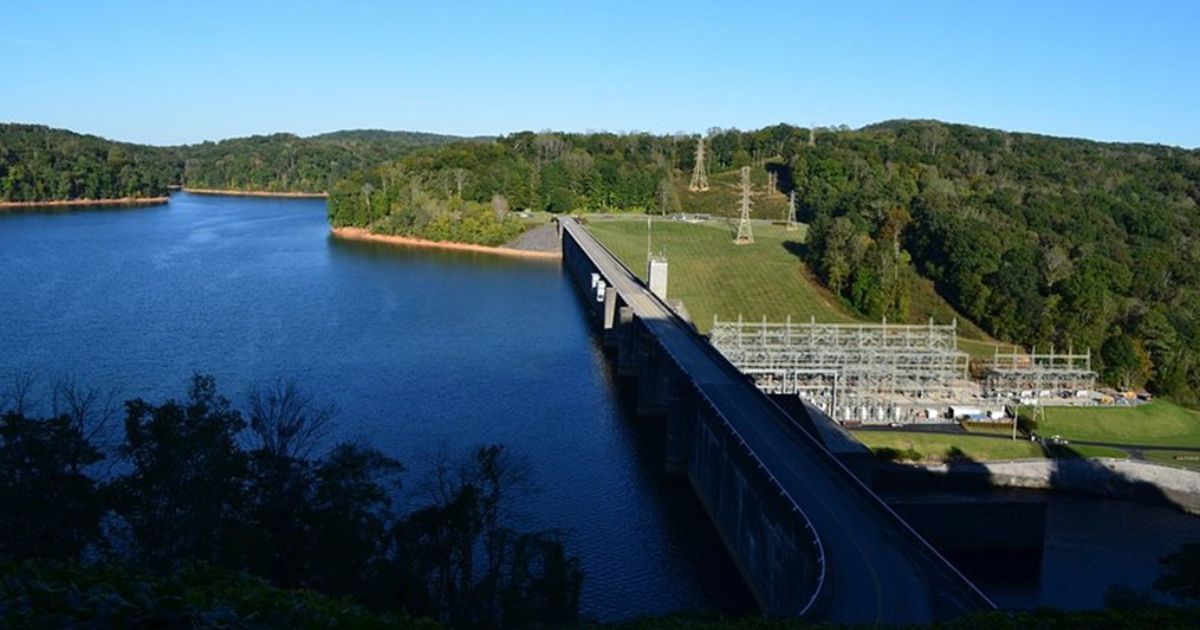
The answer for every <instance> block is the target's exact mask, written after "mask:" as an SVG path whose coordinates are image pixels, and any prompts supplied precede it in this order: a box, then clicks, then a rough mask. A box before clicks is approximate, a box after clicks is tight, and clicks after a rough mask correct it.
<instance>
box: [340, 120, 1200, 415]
mask: <svg viewBox="0 0 1200 630" xmlns="http://www.w3.org/2000/svg"><path fill="white" fill-rule="evenodd" d="M810 142H811V144H810ZM695 146H696V137H669V136H651V135H645V134H633V135H622V136H618V135H613V134H590V135H580V134H556V133H539V134H534V133H528V132H526V133H519V134H513V135H510V136H506V137H503V138H499V139H497V140H496V142H495V143H493V144H488V145H463V144H453V145H449V146H446V147H442V148H436V149H422V150H419V151H416V152H414V153H412V154H411V155H408V156H406V157H404V158H402V159H400V160H398V161H394V162H390V163H387V164H384V165H382V166H379V167H376V168H373V169H367V170H365V171H356V172H354V173H352V174H351V175H350V176H349V177H347V178H346V179H344V180H342V181H340V182H338V183H337V184H336V185H335V186H334V189H333V191H332V192H331V197H330V200H329V209H330V220H331V222H332V223H333V224H334V225H356V226H368V227H371V228H372V229H375V230H377V231H382V232H392V233H403V234H411V235H417V236H421V235H423V234H425V233H426V231H427V230H428V229H429V226H436V227H437V230H438V234H439V235H441V234H442V233H443V232H444V230H443V229H442V228H443V227H444V226H445V225H446V223H447V221H448V219H447V217H455V216H460V215H461V214H462V208H463V207H465V206H467V205H468V204H476V206H475V207H476V208H478V207H479V206H482V205H487V204H490V205H492V206H493V207H494V208H495V212H496V213H497V215H498V216H499V215H502V213H503V211H504V210H505V209H507V208H508V207H510V206H512V207H521V208H535V209H540V210H549V211H551V212H564V211H570V210H576V209H581V210H606V209H622V210H630V209H632V210H640V211H646V212H660V211H664V210H665V211H676V210H680V209H682V210H684V211H688V210H693V211H694V210H695V209H696V208H697V207H698V206H697V204H699V201H697V200H699V199H702V198H703V199H706V200H707V199H708V196H709V195H712V196H714V197H725V198H728V196H729V195H728V191H726V190H724V187H723V186H722V185H716V186H714V189H713V191H710V192H709V193H687V192H686V184H687V180H688V177H689V173H690V171H691V168H692V160H693V155H694V152H695ZM708 160H709V163H710V164H711V165H712V171H713V174H712V179H713V180H714V182H727V181H729V180H730V179H731V178H730V177H729V176H728V175H729V174H730V172H731V171H733V170H735V169H737V168H739V167H741V166H745V165H749V166H752V167H754V173H755V180H756V182H763V181H764V180H765V174H766V171H767V170H770V171H774V172H775V173H777V175H778V182H779V183H778V187H779V189H780V192H788V191H790V190H795V191H796V194H797V198H798V202H799V203H798V205H799V209H800V219H801V220H803V221H806V222H810V223H811V230H810V235H811V237H810V242H809V246H808V248H807V253H806V256H807V257H808V259H809V262H810V263H811V265H812V267H813V268H814V270H815V271H816V272H817V273H818V275H819V276H820V277H821V278H822V280H824V281H825V282H826V283H827V284H828V285H829V287H830V288H831V289H832V290H833V291H834V292H836V293H837V294H838V295H839V296H841V297H842V298H843V299H844V300H845V302H846V303H847V304H848V305H849V306H850V307H852V308H854V309H856V310H858V311H860V312H862V313H863V314H865V315H867V316H870V317H873V318H874V317H880V316H888V317H889V318H892V319H893V320H903V319H905V318H906V315H907V311H908V309H909V304H910V301H911V299H912V297H913V295H914V286H915V285H916V282H917V281H918V278H917V274H924V275H926V276H928V277H929V278H931V279H933V280H934V282H935V285H936V287H937V289H938V291H939V292H940V293H941V294H942V295H943V296H945V297H946V298H947V299H948V300H950V301H951V302H952V303H953V304H955V305H957V307H958V308H959V309H960V311H961V312H962V313H963V314H965V315H966V316H967V317H969V318H971V319H972V320H973V321H975V322H977V323H979V324H980V325H982V326H983V327H984V328H985V329H986V330H987V331H988V332H990V333H992V334H993V335H995V336H997V337H999V338H1001V339H1004V340H1007V341H1011V342H1016V343H1020V344H1022V345H1025V346H1030V345H1034V344H1037V345H1040V346H1042V347H1043V348H1045V347H1048V345H1049V344H1051V343H1053V344H1056V345H1057V347H1059V348H1067V347H1068V346H1074V347H1075V348H1076V349H1079V350H1083V349H1085V348H1091V349H1092V350H1093V351H1094V352H1095V355H1096V364H1097V365H1098V366H1099V367H1100V368H1101V369H1102V370H1103V373H1104V377H1105V379H1106V380H1107V381H1108V382H1110V383H1113V384H1115V385H1121V386H1128V387H1136V386H1140V385H1142V384H1149V385H1150V386H1151V387H1153V388H1155V389H1157V390H1158V391H1160V392H1167V393H1170V394H1173V395H1175V396H1176V397H1178V398H1180V399H1183V400H1186V401H1190V402H1193V403H1195V402H1196V400H1197V393H1198V392H1200V210H1198V207H1200V206H1198V204H1200V152H1197V151H1195V150H1185V149H1179V148H1172V147H1165V146H1155V145H1139V144H1111V143H1099V142H1091V141H1085V140H1075V139H1065V138H1052V137H1046V136H1038V135H1032V134H1022V133H1007V132H1003V131H995V130H988V129H981V128H977V127H968V126H963V125H950V124H943V123H938V122H935V121H892V122H887V123H882V124H879V125H875V126H872V127H869V128H864V129H861V130H849V129H844V128H842V129H837V130H830V129H825V130H817V131H816V133H815V134H814V135H813V136H812V137H811V140H810V135H809V130H807V129H801V128H796V127H790V126H787V125H779V126H775V127H768V128H765V129H760V130H758V131H753V132H740V131H736V130H727V131H720V130H714V131H713V132H711V133H710V135H709V142H708ZM758 190H759V191H760V192H761V190H762V189H761V186H759V187H758ZM776 198H778V196H776ZM766 201H767V199H763V198H761V197H760V198H759V199H758V200H757V201H756V204H757V205H756V216H761V217H766V218H775V217H776V216H777V215H775V214H774V213H773V212H767V213H763V212H762V209H763V206H765V205H766V204H765V203H764V202H766ZM726 205H728V206H730V209H731V210H732V208H733V207H734V205H733V204H728V203H724V202H723V203H719V204H709V203H708V201H704V206H703V208H704V210H703V211H708V209H709V207H713V208H716V207H718V206H719V207H721V208H724V207H725V206H726Z"/></svg>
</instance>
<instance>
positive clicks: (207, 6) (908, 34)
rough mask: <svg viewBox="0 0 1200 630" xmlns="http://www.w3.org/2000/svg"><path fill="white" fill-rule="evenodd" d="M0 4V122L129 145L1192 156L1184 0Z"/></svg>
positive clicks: (1199, 106)
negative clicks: (786, 145) (375, 132)
mask: <svg viewBox="0 0 1200 630" xmlns="http://www.w3.org/2000/svg"><path fill="white" fill-rule="evenodd" d="M3 4H4V6H3V7H2V8H0V15H2V16H3V19H2V20H0V59H2V60H3V68H4V71H3V79H0V86H2V87H0V121H19V122H36V123H43V124H48V125H51V126H55V127H66V128H70V129H74V130H78V131H83V132H87V133H95V134H99V135H102V136H106V137H111V138H116V139H121V140H129V141H135V142H147V143H154V144H172V143H182V142H196V141H200V140H205V139H219V138H224V137H230V136H239V135H247V134H251V133H269V132H274V131H293V132H296V133H299V134H302V135H304V134H311V133H318V132H322V131H331V130H335V129H346V128H363V127H372V128H387V129H412V130H422V131H436V132H445V133H456V134H496V133H505V132H510V131H516V130H522V129H534V130H539V129H563V130H570V131H583V130H588V129H606V130H610V131H627V130H646V131H653V132H673V131H690V132H695V131H701V130H704V129H707V128H709V127H712V126H720V127H739V128H743V129H748V128H755V127H759V126H763V125H767V124H773V123H777V122H790V123H795V124H799V125H808V124H809V123H810V122H815V123H817V124H818V125H838V124H846V125H849V126H851V127H858V126H861V125H864V124H869V123H872V122H878V121H881V120H886V119H891V118H938V119H941V120H947V121H953V122H963V123H971V124H977V125H984V126H988V127H998V128H1003V129H1012V130H1020V131H1033V132H1040V133H1047V134H1054V135H1068V136H1079V137H1086V138H1095V139H1102V140H1129V141H1149V142H1161V143H1167V144H1175V145H1182V146H1187V147H1197V146H1200V80H1198V79H1200V2H1197V1H1196V0H1187V1H1179V2H1155V1H1138V2H1116V1H1110V0H1093V1H1088V2H1057V1H1053V2H1052V1H1036V2H1025V1H1016V0H1012V1H1004V2H984V1H982V0H979V1H976V0H955V1H947V2H899V1H894V2H878V3H876V2H856V1H853V0H845V1H836V2H828V3H819V4H818V3H807V2H798V1H792V0H785V1H779V0H776V1H774V2H763V3H760V2H706V1H703V0H695V1H693V2H652V1H651V0H644V1H641V2H624V1H621V0H608V1H603V2H594V3H575V2H569V1H567V0H563V1H559V2H538V3H534V2H513V3H499V2H479V3H475V2H465V1H464V2H436V1H428V0H427V1H425V2H412V3H410V2H383V1H379V2H357V1H352V0H341V1H338V2H330V3H321V4H316V3H311V4H310V3H303V2H286V3H285V2H278V3H267V2H258V1H255V0H241V1H239V2H229V3H226V2H209V1H206V2H186V3H185V2H173V1H155V2H150V1H147V2H137V3H135V2H119V1H111V2H110V1H108V0H105V1H96V0H88V1H86V2H56V1H53V0H47V1H24V0H3ZM501 4H504V5H508V6H504V7H503V8H501V7H499V6H495V5H501Z"/></svg>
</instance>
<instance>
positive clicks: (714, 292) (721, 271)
mask: <svg viewBox="0 0 1200 630" xmlns="http://www.w3.org/2000/svg"><path fill="white" fill-rule="evenodd" d="M588 228H589V229H591V231H592V233H593V234H595V235H596V237H597V238H599V239H600V240H601V242H603V243H604V244H605V245H606V246H607V247H608V248H609V249H611V250H612V252H613V253H614V254H616V256H617V257H618V258H620V259H621V261H622V262H624V263H625V264H626V265H628V266H629V268H630V269H632V270H633V271H634V273H636V274H638V276H639V277H641V278H643V279H644V278H645V274H646V221H645V219H644V218H640V217H636V218H624V217H622V218H617V219H611V220H604V219H596V218H591V219H589V222H588ZM733 233H734V228H731V227H730V226H729V225H727V224H726V223H725V222H723V221H712V222H708V223H704V224H689V223H682V222H678V221H669V220H656V221H655V223H654V227H653V248H654V250H655V251H656V252H658V251H663V252H665V253H666V254H667V259H668V260H669V261H670V266H671V267H670V277H669V281H668V289H667V293H668V294H669V295H670V296H671V297H674V298H679V299H682V300H683V302H684V304H686V305H687V308H688V311H689V312H690V313H691V315H692V319H693V320H694V321H695V322H696V325H697V326H698V327H699V328H700V330H701V331H707V330H708V329H709V328H711V327H712V322H713V315H714V314H715V315H718V316H720V317H721V319H723V320H731V319H737V316H738V315H739V314H741V315H743V316H745V317H747V318H749V319H759V318H761V317H762V316H764V315H766V317H767V319H771V320H782V319H784V318H785V317H787V316H788V315H791V316H792V317H793V318H797V319H808V318H809V316H815V317H816V318H817V320H818V321H833V322H848V321H853V319H852V317H851V316H850V315H848V314H847V313H846V312H845V311H844V310H843V309H842V308H841V305H840V304H838V302H837V300H836V298H834V297H833V296H832V295H830V294H829V293H828V292H827V291H824V290H823V289H822V288H820V287H819V286H818V285H816V284H815V283H813V282H811V281H810V280H809V279H808V278H806V277H805V273H806V272H807V267H806V266H805V265H803V264H802V263H801V262H800V260H799V259H798V258H797V257H796V255H795V254H793V253H791V252H790V251H789V250H788V247H798V246H799V241H801V240H802V239H803V234H804V231H803V229H800V230H796V231H791V232H789V231H787V230H785V229H784V228H783V227H782V226H778V225H767V224H765V223H757V224H755V226H754V237H755V242H754V244H752V245H740V246H739V245H734V244H733Z"/></svg>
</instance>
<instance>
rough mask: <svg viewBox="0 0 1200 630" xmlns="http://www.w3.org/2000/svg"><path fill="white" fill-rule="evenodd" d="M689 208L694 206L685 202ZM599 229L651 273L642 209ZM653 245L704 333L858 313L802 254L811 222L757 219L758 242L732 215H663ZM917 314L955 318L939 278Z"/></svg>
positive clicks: (964, 326)
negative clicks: (794, 224)
mask: <svg viewBox="0 0 1200 630" xmlns="http://www.w3.org/2000/svg"><path fill="white" fill-rule="evenodd" d="M685 209H686V210H688V211H693V209H692V208H690V207H688V206H686V205H685ZM588 227H589V228H590V229H591V230H592V233H593V234H595V235H596V237H597V238H599V239H600V240H601V242H603V243H604V244H605V245H606V246H607V247H608V248H609V249H611V250H612V251H613V253H614V254H616V255H617V257H618V258H620V259H621V260H622V261H623V262H624V263H625V264H626V265H628V266H629V268H630V269H632V270H633V271H634V272H635V273H637V274H638V276H639V277H643V279H644V276H645V267H646V220H645V217H641V216H620V217H614V218H611V219H603V218H589V224H588ZM653 232H654V233H653V248H654V250H655V251H656V252H658V251H663V252H665V253H666V254H667V258H668V260H669V261H670V265H671V271H670V280H669V283H668V284H669V287H668V291H667V292H668V294H669V295H670V296H671V297H674V298H679V299H681V300H683V302H684V304H686V305H687V308H688V312H689V313H691V316H692V319H693V321H694V322H695V323H696V325H697V326H698V327H699V328H700V330H701V331H702V332H707V331H708V329H710V328H711V327H712V321H713V315H714V314H715V315H718V316H719V317H720V318H721V319H736V318H737V316H738V315H739V314H740V315H742V316H743V317H745V318H746V319H761V318H762V317H763V316H764V315H765V316H766V317H767V319H769V320H777V321H781V320H783V319H784V318H785V317H787V316H788V315H791V316H792V318H793V319H795V320H807V319H809V318H810V317H815V318H816V319H817V321H823V322H852V321H857V319H858V318H857V317H856V316H855V315H854V314H852V313H850V312H848V310H847V309H845V308H844V307H843V306H842V304H841V302H840V301H839V300H838V299H837V298H836V297H835V296H834V295H833V294H832V293H830V292H829V291H828V290H827V289H825V288H824V287H823V286H821V284H820V283H819V282H818V281H817V280H816V279H815V278H813V277H812V276H811V275H810V272H809V268H808V265H806V264H805V263H804V262H803V261H802V260H801V259H800V257H799V254H798V252H800V250H801V249H802V248H803V241H804V235H805V226H803V225H800V226H799V229H798V230H795V231H788V230H786V229H785V228H784V227H783V226H781V225H768V224H767V223H765V222H756V223H755V224H754V238H755V242H754V243H753V244H751V245H734V244H733V236H734V234H735V233H736V228H735V227H734V226H732V225H730V224H729V223H727V222H725V221H710V222H707V223H703V224H692V223H681V222H677V221H669V220H664V219H656V220H655V225H654V228H653ZM917 298H918V299H916V300H914V308H913V311H914V312H913V316H912V321H913V322H918V323H923V322H926V321H928V319H929V317H930V316H931V315H932V316H933V317H934V319H935V320H937V321H939V322H948V321H950V319H952V318H953V317H955V314H954V310H953V309H952V308H951V307H950V306H949V305H948V304H946V302H945V301H944V300H942V299H941V298H940V297H938V296H937V294H936V293H935V292H934V291H933V287H932V284H931V283H923V285H922V286H920V287H918V291H917ZM959 330H960V331H962V332H963V334H964V335H967V336H970V337H975V338H976V339H986V336H985V335H984V334H983V332H982V331H981V330H979V328H978V327H976V326H974V325H973V324H971V323H970V322H968V321H966V320H965V319H963V318H959ZM961 344H962V349H963V350H964V351H966V352H970V353H971V354H973V355H975V356H984V357H989V356H991V354H992V347H993V344H994V342H988V341H976V340H968V339H962V340H961Z"/></svg>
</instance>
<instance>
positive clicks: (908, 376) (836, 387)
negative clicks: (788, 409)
mask: <svg viewBox="0 0 1200 630" xmlns="http://www.w3.org/2000/svg"><path fill="white" fill-rule="evenodd" d="M957 328H958V323H957V322H954V323H952V324H935V323H933V322H932V321H930V323H929V324H927V325H909V324H888V323H886V321H885V322H884V323H881V324H829V323H817V322H815V321H809V322H807V323H795V322H792V321H791V318H788V320H787V321H785V322H768V321H767V320H766V319H765V318H764V319H763V320H762V321H750V322H747V321H744V320H742V319H741V318H738V320H737V321H720V320H719V319H718V318H716V317H714V318H713V327H712V332H711V333H710V336H709V338H710V341H711V342H712V344H713V346H714V347H716V348H717V350H719V351H720V352H721V354H723V355H724V356H725V357H726V358H727V359H729V361H730V362H732V363H733V364H734V365H735V366H737V367H738V369H739V370H741V371H742V372H743V373H744V374H746V375H748V376H751V377H752V378H754V380H755V383H756V384H757V385H758V387H759V388H760V389H762V390H763V391H764V392H767V393H771V394H795V395H800V396H803V397H805V398H808V399H810V400H813V401H817V402H819V403H823V404H820V405H819V406H821V407H823V408H826V409H828V410H829V411H830V412H831V415H834V414H835V413H836V411H837V410H838V409H839V402H841V403H845V404H846V405H851V404H853V405H857V406H859V407H863V406H864V405H865V406H867V407H873V408H874V409H878V410H879V411H878V412H877V413H878V414H879V415H882V414H883V413H884V410H886V411H887V413H891V414H895V407H896V402H897V400H898V399H900V398H907V399H914V400H928V399H935V398H943V399H951V398H953V397H954V395H955V387H956V385H958V384H960V383H961V382H962V381H964V380H965V379H967V372H968V363H969V357H968V355H967V354H966V353H965V352H961V351H959V350H958V336H957ZM842 415H843V416H845V417H847V418H849V416H847V414H842ZM870 415H871V416H873V419H883V418H879V417H874V416H876V413H871V414H870ZM897 415H898V414H897ZM835 417H836V416H835ZM897 419H898V418H897Z"/></svg>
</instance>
